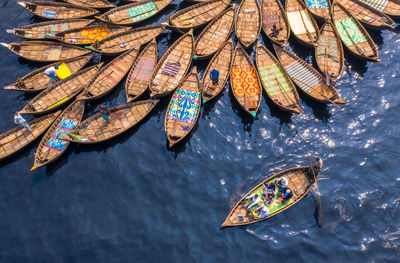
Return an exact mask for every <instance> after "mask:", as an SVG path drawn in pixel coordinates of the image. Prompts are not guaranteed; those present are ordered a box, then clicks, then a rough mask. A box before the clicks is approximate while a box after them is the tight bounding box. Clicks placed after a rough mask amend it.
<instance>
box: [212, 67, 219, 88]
mask: <svg viewBox="0 0 400 263" xmlns="http://www.w3.org/2000/svg"><path fill="white" fill-rule="evenodd" d="M210 79H211V83H212V85H213V87H211V88H212V89H214V88H215V86H217V84H218V79H219V71H218V69H213V70H211V72H210Z"/></svg>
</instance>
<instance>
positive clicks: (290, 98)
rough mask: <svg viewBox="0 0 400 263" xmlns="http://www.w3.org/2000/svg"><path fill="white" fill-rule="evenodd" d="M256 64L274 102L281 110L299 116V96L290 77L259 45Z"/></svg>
mask: <svg viewBox="0 0 400 263" xmlns="http://www.w3.org/2000/svg"><path fill="white" fill-rule="evenodd" d="M256 64H257V69H258V73H259V76H260V80H261V83H262V84H263V87H264V90H265V92H266V93H267V94H268V96H269V97H270V99H271V100H272V102H273V103H274V104H275V105H276V106H277V107H278V108H280V109H282V110H285V111H288V112H292V113H296V114H299V113H300V112H301V111H302V110H301V108H300V106H299V103H300V100H299V94H297V91H296V88H295V87H294V85H293V83H292V81H291V80H290V77H289V76H288V75H287V73H286V71H285V70H284V69H283V67H282V65H281V64H280V63H279V61H278V60H277V59H276V58H275V56H274V55H272V53H271V52H270V51H269V50H268V49H267V48H265V47H264V46H263V45H261V44H260V43H257V49H256Z"/></svg>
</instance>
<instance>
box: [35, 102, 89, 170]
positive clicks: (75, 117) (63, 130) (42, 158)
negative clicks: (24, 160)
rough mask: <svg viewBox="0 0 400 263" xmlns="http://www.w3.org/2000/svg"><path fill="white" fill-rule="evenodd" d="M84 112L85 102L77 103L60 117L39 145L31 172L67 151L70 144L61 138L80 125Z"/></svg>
mask: <svg viewBox="0 0 400 263" xmlns="http://www.w3.org/2000/svg"><path fill="white" fill-rule="evenodd" d="M84 110H85V102H84V101H75V102H73V103H72V104H71V105H69V106H68V107H67V108H66V109H65V110H64V111H63V112H62V113H61V114H60V115H59V116H58V118H57V119H56V120H55V121H54V123H53V124H52V125H51V127H50V128H49V129H48V131H47V132H46V134H45V135H44V136H43V138H42V140H41V141H40V143H39V146H38V148H37V150H36V152H35V154H34V156H35V161H34V164H33V167H32V169H31V171H34V170H36V169H37V168H39V167H42V166H44V165H48V164H49V163H51V162H54V161H55V160H56V159H58V158H59V157H60V156H61V155H62V154H63V153H64V152H65V151H66V150H67V148H68V146H69V143H70V142H68V141H64V140H60V139H59V137H61V136H65V135H66V134H67V133H68V131H70V130H71V129H73V128H74V127H75V126H76V125H78V124H79V122H80V121H81V119H82V116H83V112H84Z"/></svg>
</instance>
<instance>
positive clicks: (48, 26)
mask: <svg viewBox="0 0 400 263" xmlns="http://www.w3.org/2000/svg"><path fill="white" fill-rule="evenodd" d="M93 22H94V19H68V20H55V21H48V22H41V23H36V24H32V25H26V26H19V27H15V28H13V29H7V30H6V32H7V33H10V34H14V35H16V36H19V37H23V38H27V39H46V38H54V37H55V36H56V34H57V33H60V32H63V31H66V30H70V29H75V28H81V27H85V26H87V25H89V24H90V23H93Z"/></svg>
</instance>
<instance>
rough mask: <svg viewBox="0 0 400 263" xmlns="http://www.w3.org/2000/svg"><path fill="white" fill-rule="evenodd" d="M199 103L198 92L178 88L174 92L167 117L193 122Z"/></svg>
mask: <svg viewBox="0 0 400 263" xmlns="http://www.w3.org/2000/svg"><path fill="white" fill-rule="evenodd" d="M199 105H200V92H198V91H188V90H183V89H179V90H178V91H177V92H175V94H174V98H173V100H172V103H171V107H170V109H169V112H168V119H171V120H178V121H181V122H186V123H194V121H195V120H196V116H197V111H198V109H199Z"/></svg>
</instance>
